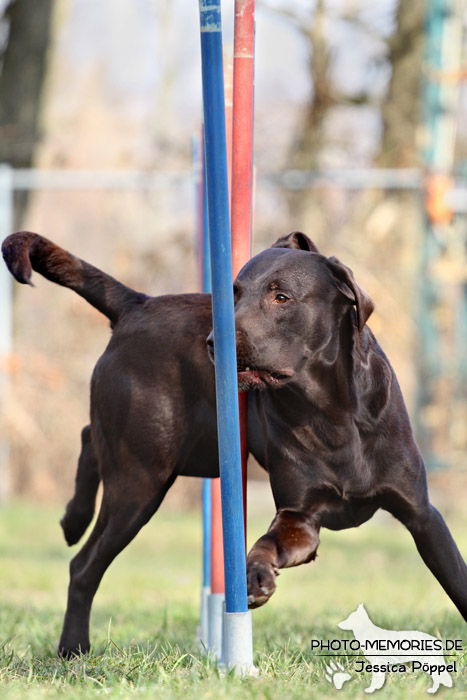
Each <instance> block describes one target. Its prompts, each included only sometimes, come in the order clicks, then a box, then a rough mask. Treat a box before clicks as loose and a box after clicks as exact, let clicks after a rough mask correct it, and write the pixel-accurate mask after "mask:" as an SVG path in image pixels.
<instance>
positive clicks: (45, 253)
mask: <svg viewBox="0 0 467 700" xmlns="http://www.w3.org/2000/svg"><path fill="white" fill-rule="evenodd" d="M2 249H3V255H4V258H5V261H6V263H7V265H8V268H9V269H10V271H11V272H12V274H13V275H14V276H15V278H16V279H17V280H18V281H19V282H22V283H27V282H29V280H30V277H31V271H32V270H31V268H33V269H35V270H36V271H38V272H39V273H41V274H42V275H44V276H45V277H47V278H48V279H50V280H52V281H54V282H56V283H58V284H61V285H63V286H67V287H70V288H71V289H73V290H74V291H76V292H77V293H78V294H80V295H81V296H83V297H84V298H85V299H86V300H87V301H89V302H90V303H91V304H92V305H93V306H95V307H96V308H97V309H99V310H100V311H101V312H102V313H104V314H105V315H106V316H107V317H108V318H109V319H110V321H111V324H112V328H113V334H112V337H111V340H110V342H109V345H108V347H107V349H106V351H105V352H104V354H103V356H102V357H101V358H100V360H99V361H98V363H97V365H96V367H95V370H94V373H93V377H92V381H91V426H88V427H86V428H85V429H84V430H83V433H82V451H81V455H80V459H79V464H78V473H77V479H76V492H75V496H74V498H73V499H72V501H70V503H69V504H68V506H67V511H66V514H65V516H64V519H63V521H62V526H63V529H64V532H65V537H66V539H67V541H68V542H69V544H72V543H74V542H76V541H78V539H79V538H80V537H81V535H82V534H83V532H84V530H85V529H86V527H87V526H88V525H89V523H90V521H91V519H92V515H93V512H94V501H95V495H96V490H97V486H98V484H99V480H100V479H101V478H102V481H103V486H104V491H103V498H102V504H101V508H100V512H99V515H98V518H97V521H96V524H95V526H94V529H93V531H92V533H91V535H90V537H89V539H88V541H87V542H86V543H85V545H84V547H83V548H82V549H81V551H80V552H79V553H78V555H77V556H76V557H75V558H74V559H73V560H72V562H71V565H70V587H69V595H68V607H67V612H66V615H65V622H64V627H63V632H62V636H61V640H60V644H59V651H60V653H61V654H62V655H65V656H69V655H71V654H76V653H80V652H87V651H88V650H89V646H90V644H89V617H90V611H91V605H92V601H93V598H94V595H95V593H96V590H97V588H98V586H99V583H100V581H101V579H102V576H103V574H104V572H105V570H106V569H107V567H108V566H109V564H110V563H111V561H112V560H113V559H114V558H115V556H117V554H118V553H119V552H120V551H121V550H122V549H123V548H124V547H125V546H126V545H127V544H128V543H129V542H130V541H131V540H132V539H133V537H134V536H135V535H136V534H137V532H138V531H139V530H140V528H141V527H142V526H143V525H144V524H145V523H147V521H148V520H149V519H150V517H151V516H152V515H153V514H154V512H155V511H156V510H157V508H158V507H159V505H160V503H161V502H162V500H163V498H164V496H165V494H166V492H167V490H168V489H169V488H170V486H171V485H172V483H173V482H174V480H175V478H176V477H177V476H178V475H188V476H207V477H214V476H217V475H218V472H219V468H218V457H217V427H216V413H215V390H214V371H213V366H212V364H211V362H210V361H209V358H208V353H207V352H206V338H207V336H208V334H210V329H211V306H210V298H209V296H208V295H202V294H191V295H172V296H165V297H158V298H151V297H148V296H146V295H144V294H140V293H138V292H135V291H133V290H131V289H129V288H128V287H125V286H124V285H122V284H121V283H119V282H117V281H116V280H114V279H113V278H111V277H109V276H108V275H106V274H105V273H103V272H101V271H100V270H97V269H96V268H94V267H92V266H91V265H89V264H88V263H86V262H84V261H82V260H79V259H78V258H76V257H74V256H72V255H71V254H70V253H67V252H66V251H64V250H62V249H61V248H59V247H58V246H57V245H55V244H54V243H52V242H51V241H48V240H47V239H45V238H43V237H41V236H38V235H36V234H33V233H28V232H22V233H18V234H13V235H12V236H10V237H8V238H7V239H6V240H5V242H4V244H3V248H2ZM235 297H236V328H237V354H238V364H239V375H238V376H239V387H240V389H241V390H243V391H250V394H249V412H248V448H249V450H250V452H252V453H253V454H254V455H255V457H256V458H257V459H258V461H259V462H260V464H262V465H263V466H264V467H265V468H266V469H267V470H268V471H269V473H270V480H271V485H272V489H273V494H274V498H275V501H276V506H277V515H276V517H275V519H274V521H273V523H272V524H271V526H270V528H269V530H268V533H267V534H266V535H264V536H263V537H262V538H260V540H258V542H257V543H256V544H255V545H254V547H253V548H252V550H251V552H250V553H249V555H248V562H247V564H248V566H247V568H248V594H249V605H250V606H251V607H258V606H259V605H262V604H263V603H265V602H266V601H267V600H268V599H269V597H270V596H271V595H272V593H273V592H274V589H275V578H276V576H277V573H278V570H279V569H280V568H283V567H288V566H295V565H297V564H301V563H304V562H308V561H311V560H312V559H313V558H314V557H315V556H316V550H317V547H318V542H319V530H320V527H321V526H325V527H329V528H332V529H340V528H345V527H353V526H357V525H359V524H361V523H362V522H364V521H365V520H368V519H369V518H370V517H371V516H372V515H373V513H374V512H375V511H376V510H377V509H378V508H384V509H386V510H389V511H390V512H391V513H393V514H394V515H395V516H396V517H397V518H399V519H400V520H401V521H402V522H404V523H405V524H406V526H407V527H408V528H409V530H410V531H411V533H412V535H413V537H414V539H415V542H416V544H417V547H418V549H419V551H420V553H421V555H422V557H423V558H424V560H425V562H426V563H427V565H428V566H429V567H430V569H431V570H432V571H433V573H434V574H435V576H436V577H437V578H438V580H439V581H440V583H441V584H442V585H443V586H444V588H445V590H446V591H447V593H448V594H449V596H450V597H451V598H452V600H453V601H454V603H455V604H456V605H457V607H458V608H459V610H460V612H461V613H462V614H463V615H464V617H467V586H466V583H467V568H466V566H465V564H464V562H463V561H462V558H461V556H460V554H459V552H458V550H457V548H456V545H455V544H454V541H453V540H452V537H451V535H450V533H449V531H448V529H447V527H446V525H445V523H444V521H443V519H442V518H441V516H440V515H439V513H438V512H437V511H436V510H435V509H434V508H433V507H432V506H430V504H429V501H428V496H427V489H426V478H425V471H424V466H423V462H422V459H421V456H420V454H419V452H418V450H417V447H416V446H415V443H414V441H413V437H412V432H411V429H410V425H409V421H408V417H407V413H406V410H405V407H404V403H403V400H402V397H401V394H400V390H399V387H398V385H397V381H396V379H395V376H394V373H393V371H392V369H391V367H390V365H389V363H388V361H387V359H386V357H385V356H384V354H383V352H382V351H381V349H380V348H379V346H378V344H377V343H376V341H375V339H374V337H373V335H372V334H371V331H370V330H369V329H368V327H367V326H366V325H365V324H366V320H367V319H368V317H369V315H370V314H371V312H372V310H373V303H372V302H371V299H370V298H369V296H368V295H367V294H366V293H365V292H364V290H363V289H362V288H361V287H359V286H358V285H357V283H356V282H355V280H354V278H353V275H352V273H351V271H350V270H349V269H348V268H347V267H345V266H344V265H343V264H342V263H340V262H339V261H338V260H336V259H335V258H329V259H328V258H325V257H324V256H322V255H320V254H319V253H318V252H317V250H316V248H315V246H314V244H313V243H312V242H311V241H310V240H309V239H308V238H307V237H306V236H304V235H303V234H300V233H293V234H290V235H289V236H286V237H284V238H282V239H279V241H277V242H276V244H275V246H274V247H273V248H272V249H269V250H268V251H265V252H263V253H261V254H260V255H259V256H256V258H254V259H253V260H251V261H250V262H249V263H248V264H247V265H246V266H245V268H244V269H243V270H242V271H241V273H240V274H239V276H238V278H237V280H236V283H235ZM208 346H209V352H210V354H211V356H212V354H213V351H214V348H213V340H212V336H211V335H209V339H208ZM258 389H260V390H261V391H257V390H258Z"/></svg>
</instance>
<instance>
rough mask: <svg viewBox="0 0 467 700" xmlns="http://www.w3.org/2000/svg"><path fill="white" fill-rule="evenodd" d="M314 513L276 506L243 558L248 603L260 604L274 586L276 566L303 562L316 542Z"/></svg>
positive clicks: (281, 567)
mask: <svg viewBox="0 0 467 700" xmlns="http://www.w3.org/2000/svg"><path fill="white" fill-rule="evenodd" d="M319 528H320V526H319V520H318V519H317V518H316V516H310V515H307V514H306V513H303V512H300V511H295V510H291V509H286V508H284V509H280V510H279V511H278V512H277V514H276V517H275V518H274V520H273V521H272V523H271V525H270V527H269V530H268V531H267V533H266V534H265V535H263V536H262V537H260V539H259V540H258V541H257V542H256V544H254V545H253V547H252V549H251V550H250V552H249V554H248V558H247V588H248V607H250V608H258V607H259V606H261V605H264V603H266V602H267V601H268V600H269V598H270V597H271V596H272V594H273V593H274V591H275V589H276V583H275V579H276V576H277V575H278V573H279V569H284V568H287V567H289V566H298V565H299V564H306V563H307V562H309V561H312V560H313V559H314V558H315V557H316V550H317V549H318V545H319V536H318V535H319Z"/></svg>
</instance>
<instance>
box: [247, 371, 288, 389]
mask: <svg viewBox="0 0 467 700" xmlns="http://www.w3.org/2000/svg"><path fill="white" fill-rule="evenodd" d="M292 375H293V372H292V370H288V369H283V370H280V371H271V370H268V369H260V368H259V367H253V366H251V365H245V366H241V365H239V366H238V367H237V376H238V388H239V391H249V390H251V389H266V388H267V387H270V388H278V387H281V386H283V385H284V384H286V383H287V382H288V381H289V379H290V378H291V377H292Z"/></svg>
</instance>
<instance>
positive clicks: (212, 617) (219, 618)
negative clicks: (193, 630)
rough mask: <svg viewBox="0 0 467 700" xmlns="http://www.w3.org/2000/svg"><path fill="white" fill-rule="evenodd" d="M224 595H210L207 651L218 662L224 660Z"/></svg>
mask: <svg viewBox="0 0 467 700" xmlns="http://www.w3.org/2000/svg"><path fill="white" fill-rule="evenodd" d="M224 600H225V596H224V594H223V593H210V594H209V595H208V644H207V650H208V652H209V653H210V654H212V655H213V656H214V658H216V659H217V660H218V661H220V660H221V658H222V623H223V615H224Z"/></svg>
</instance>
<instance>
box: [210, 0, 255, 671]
mask: <svg viewBox="0 0 467 700" xmlns="http://www.w3.org/2000/svg"><path fill="white" fill-rule="evenodd" d="M200 25H201V60H202V74H203V105H204V123H205V152H206V165H207V191H208V212H209V239H210V247H211V281H212V294H213V328H214V346H215V358H216V400H217V425H218V431H219V463H220V475H221V493H222V522H223V541H224V567H225V605H226V615H225V617H224V625H225V630H224V641H225V646H224V662H225V663H226V665H227V666H229V667H231V666H237V667H239V668H240V667H241V668H242V669H243V670H246V669H247V668H248V667H250V668H251V666H252V642H251V615H250V613H249V612H248V605H247V591H246V565H245V534H244V525H243V502H242V477H241V452H240V428H239V421H238V393H237V392H238V386H237V359H236V351H235V322H234V304H233V288H232V254H231V244H230V213H229V189H228V174H227V145H226V134H225V106H224V76H223V59H222V26H221V10H220V0H200ZM232 615H233V617H230V616H232ZM248 631H249V635H248ZM248 636H249V639H248V638H246V639H245V637H248Z"/></svg>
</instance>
